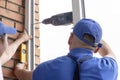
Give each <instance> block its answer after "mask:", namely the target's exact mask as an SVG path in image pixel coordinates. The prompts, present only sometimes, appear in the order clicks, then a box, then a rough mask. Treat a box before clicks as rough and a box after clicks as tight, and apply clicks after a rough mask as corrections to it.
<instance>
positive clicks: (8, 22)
mask: <svg viewBox="0 0 120 80" xmlns="http://www.w3.org/2000/svg"><path fill="white" fill-rule="evenodd" d="M2 22H3V23H4V24H5V25H7V26H9V27H14V21H11V20H8V19H6V18H2Z"/></svg>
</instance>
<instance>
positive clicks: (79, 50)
mask: <svg viewBox="0 0 120 80" xmlns="http://www.w3.org/2000/svg"><path fill="white" fill-rule="evenodd" d="M68 54H70V55H73V56H75V57H76V58H82V57H84V56H86V55H89V56H93V51H92V50H90V49H85V48H75V49H72V50H70V52H69V53H68Z"/></svg>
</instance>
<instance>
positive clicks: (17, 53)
mask: <svg viewBox="0 0 120 80" xmlns="http://www.w3.org/2000/svg"><path fill="white" fill-rule="evenodd" d="M12 58H13V59H17V60H19V59H20V51H16V53H15V54H14V55H13V57H12Z"/></svg>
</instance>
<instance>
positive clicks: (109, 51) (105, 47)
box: [98, 40, 116, 60]
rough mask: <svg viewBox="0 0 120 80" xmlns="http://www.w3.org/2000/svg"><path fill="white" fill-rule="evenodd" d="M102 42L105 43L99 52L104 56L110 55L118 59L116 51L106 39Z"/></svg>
mask: <svg viewBox="0 0 120 80" xmlns="http://www.w3.org/2000/svg"><path fill="white" fill-rule="evenodd" d="M101 43H102V44H103V46H102V48H100V49H99V51H98V52H99V54H100V55H101V56H102V57H110V58H113V59H115V60H116V56H115V54H114V52H113V51H112V49H111V47H110V46H109V45H108V44H107V43H106V42H105V41H103V40H102V41H101Z"/></svg>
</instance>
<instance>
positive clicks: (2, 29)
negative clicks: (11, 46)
mask: <svg viewBox="0 0 120 80" xmlns="http://www.w3.org/2000/svg"><path fill="white" fill-rule="evenodd" d="M16 32H17V31H16V29H15V28H13V27H8V26H6V25H5V24H3V23H2V22H1V21H0V35H3V34H15V33H16Z"/></svg>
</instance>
